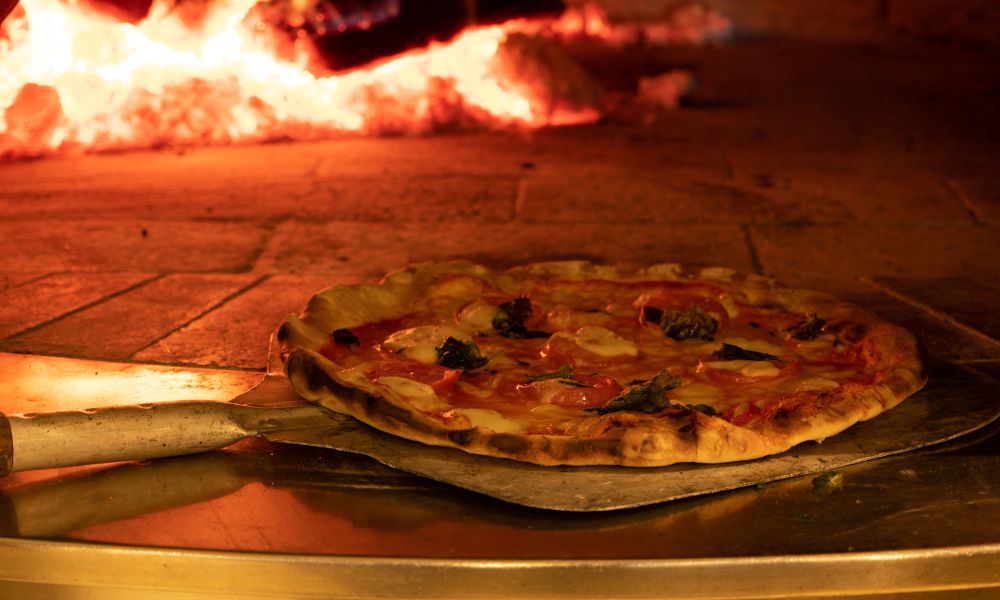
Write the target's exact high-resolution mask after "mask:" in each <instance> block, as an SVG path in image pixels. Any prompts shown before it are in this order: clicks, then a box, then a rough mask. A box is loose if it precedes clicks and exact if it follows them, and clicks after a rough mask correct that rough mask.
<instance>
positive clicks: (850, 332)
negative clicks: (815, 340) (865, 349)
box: [827, 321, 868, 344]
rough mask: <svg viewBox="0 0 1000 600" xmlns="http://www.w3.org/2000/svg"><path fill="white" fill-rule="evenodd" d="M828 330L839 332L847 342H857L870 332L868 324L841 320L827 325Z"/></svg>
mask: <svg viewBox="0 0 1000 600" xmlns="http://www.w3.org/2000/svg"><path fill="white" fill-rule="evenodd" d="M827 331H829V332H831V333H835V334H837V335H838V336H840V337H841V338H842V339H844V340H846V341H847V342H850V343H852V344H856V343H858V342H860V341H861V340H862V339H864V337H865V336H866V335H867V334H868V326H867V325H865V324H863V323H857V322H855V321H841V322H839V323H835V324H831V325H827Z"/></svg>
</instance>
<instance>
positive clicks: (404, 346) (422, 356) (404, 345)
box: [382, 325, 471, 365]
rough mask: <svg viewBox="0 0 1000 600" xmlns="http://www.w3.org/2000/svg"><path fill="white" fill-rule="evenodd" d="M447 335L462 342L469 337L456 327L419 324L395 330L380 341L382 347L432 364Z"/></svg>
mask: <svg viewBox="0 0 1000 600" xmlns="http://www.w3.org/2000/svg"><path fill="white" fill-rule="evenodd" d="M449 337H453V338H455V339H456V340H459V341H462V342H468V341H469V340H470V339H471V337H470V336H469V334H468V333H466V332H464V331H462V330H461V329H459V328H457V327H451V326H449V325H421V326H419V327H413V328H411V329H402V330H400V331H397V332H396V333H394V334H392V335H390V336H389V337H387V338H386V339H385V341H383V342H382V347H383V348H385V349H386V350H389V351H392V352H395V353H397V354H402V355H403V356H405V357H407V358H411V359H413V360H415V361H418V362H422V363H425V364H429V365H432V364H435V363H437V360H438V353H437V349H438V347H439V346H440V345H441V344H443V343H444V341H445V340H446V339H448V338H449Z"/></svg>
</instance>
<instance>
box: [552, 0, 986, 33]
mask: <svg viewBox="0 0 1000 600" xmlns="http://www.w3.org/2000/svg"><path fill="white" fill-rule="evenodd" d="M588 1H590V0H567V3H568V4H571V5H579V4H584V3H586V2H588ZM681 1H682V0H600V2H599V3H600V4H602V5H604V6H605V7H606V8H607V10H608V12H609V13H610V14H611V15H612V17H613V18H619V19H623V20H630V19H639V20H643V19H655V18H656V17H658V16H659V15H662V14H663V13H664V12H665V11H666V10H667V9H669V8H670V7H671V6H673V5H675V4H678V3H679V2H681ZM703 1H704V3H705V4H708V5H710V6H714V7H716V8H718V9H719V10H721V11H722V12H723V13H724V14H726V15H727V16H729V17H730V18H731V19H733V21H734V22H735V23H736V26H737V31H738V32H739V33H740V35H742V36H746V37H757V36H763V37H771V36H776V37H791V38H797V39H802V38H804V39H818V40H824V41H867V40H874V39H879V38H884V37H886V36H894V37H895V36H898V37H915V38H922V39H935V40H948V41H959V42H973V43H993V42H995V41H997V40H998V39H1000V2H998V1H997V0H703Z"/></svg>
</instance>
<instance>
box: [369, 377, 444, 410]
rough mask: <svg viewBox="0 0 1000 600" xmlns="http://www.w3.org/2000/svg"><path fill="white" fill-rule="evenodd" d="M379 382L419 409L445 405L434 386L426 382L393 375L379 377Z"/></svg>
mask: <svg viewBox="0 0 1000 600" xmlns="http://www.w3.org/2000/svg"><path fill="white" fill-rule="evenodd" d="M377 382H378V383H379V384H381V385H384V386H385V387H387V388H389V389H390V390H392V391H393V392H395V393H396V394H398V395H400V396H402V397H403V398H405V399H406V401H407V402H409V403H410V405H411V406H413V407H414V408H416V409H418V410H430V409H432V408H435V407H438V406H442V405H443V403H442V402H441V401H440V400H439V399H438V396H437V393H436V392H435V391H434V388H432V387H431V386H429V385H427V384H426V383H420V382H419V381H413V380H412V379H407V378H406V377H396V376H392V375H390V376H387V377H379V378H378V380H377Z"/></svg>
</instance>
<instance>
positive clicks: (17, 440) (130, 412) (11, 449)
mask: <svg viewBox="0 0 1000 600" xmlns="http://www.w3.org/2000/svg"><path fill="white" fill-rule="evenodd" d="M264 410H267V409H260V408H253V407H247V406H240V405H235V404H230V403H226V402H209V401H183V402H164V403H157V404H139V405H134V406H116V407H108V408H97V409H88V410H83V411H67V412H50V413H29V414H23V415H10V416H4V415H2V414H0V476H3V475H6V474H8V473H10V472H12V471H29V470H32V469H48V468H53V467H68V466H73V465H89V464H96V463H105V462H115V461H123V460H144V459H149V458H160V457H164V456H178V455H181V454H193V453H196V452H204V451H207V450H216V449H219V448H224V447H226V446H228V445H230V444H233V443H235V442H238V441H240V440H242V439H244V438H246V437H249V436H251V435H256V434H257V432H258V429H257V428H256V427H255V423H256V422H258V421H259V420H260V413H261V411H264Z"/></svg>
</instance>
